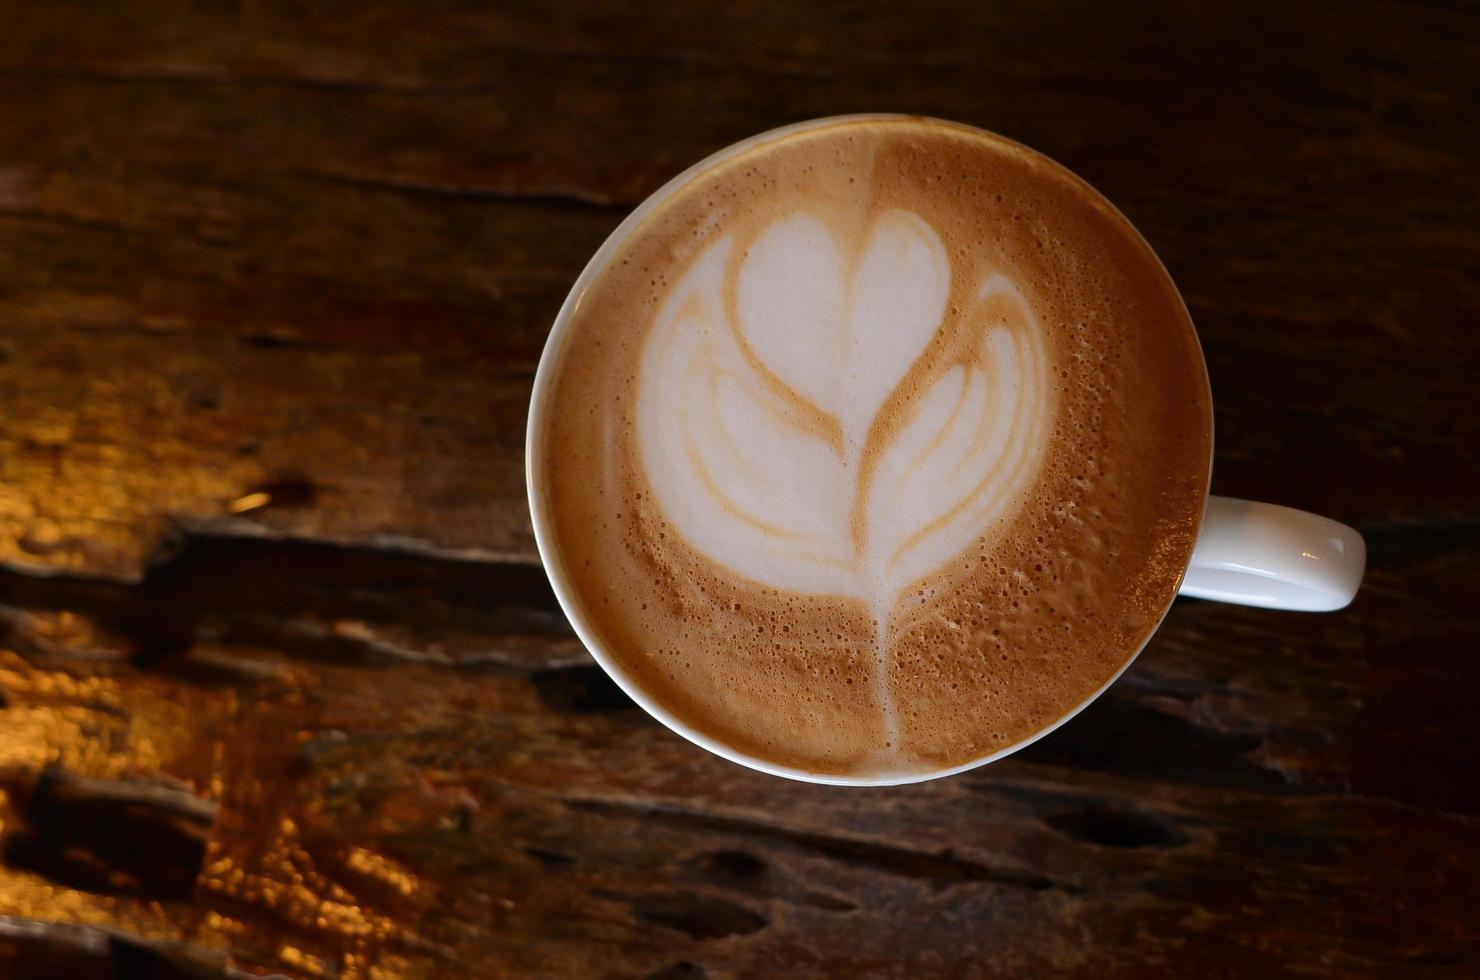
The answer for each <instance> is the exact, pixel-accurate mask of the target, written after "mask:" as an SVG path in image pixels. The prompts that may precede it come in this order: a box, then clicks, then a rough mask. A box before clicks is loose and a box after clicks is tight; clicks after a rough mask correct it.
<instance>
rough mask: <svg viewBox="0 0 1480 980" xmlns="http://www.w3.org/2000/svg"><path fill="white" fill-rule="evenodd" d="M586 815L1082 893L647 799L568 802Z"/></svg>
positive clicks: (882, 867) (915, 872) (939, 856)
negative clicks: (618, 818) (616, 818)
mask: <svg viewBox="0 0 1480 980" xmlns="http://www.w3.org/2000/svg"><path fill="white" fill-rule="evenodd" d="M566 805H567V806H569V807H571V808H572V809H576V810H581V811H584V812H587V813H596V814H606V815H612V816H622V817H636V818H640V819H641V820H642V821H643V822H644V823H648V824H668V825H671V826H677V827H681V828H685V829H689V830H698V831H707V832H719V833H725V834H734V835H737V836H741V837H746V838H749V839H752V840H761V841H765V842H767V843H769V844H771V845H773V846H778V847H781V848H784V849H788V850H792V851H795V852H798V853H802V854H808V855H815V856H819V857H824V858H827V859H829V860H832V861H837V862H840V863H842V864H847V865H851V866H853V867H858V868H865V869H868V870H871V871H877V872H880V873H883V874H888V875H893V876H895V877H900V878H909V879H912V880H916V881H920V882H924V883H925V884H927V885H929V886H930V887H931V888H934V889H939V888H947V887H951V886H953V885H960V884H969V883H974V882H985V883H989V884H994V885H1003V886H1007V887H1012V888H1025V889H1028V890H1030V891H1050V890H1052V891H1061V892H1067V893H1069V894H1079V893H1080V892H1082V891H1083V889H1081V888H1080V887H1078V886H1077V885H1073V884H1070V883H1068V882H1063V881H1058V880H1055V879H1053V878H1050V877H1048V876H1047V875H1041V874H1037V873H1035V872H1032V871H1024V870H1019V869H1016V868H1004V867H998V866H993V865H988V864H984V863H982V862H980V861H976V860H973V859H971V858H966V857H962V856H961V855H959V854H956V853H954V852H952V851H950V850H942V851H922V850H915V849H912V848H904V847H899V846H898V845H894V844H885V843H881V842H879V841H874V840H868V839H865V838H859V837H844V836H839V835H835V834H824V833H819V832H817V831H810V830H799V829H795V828H791V827H785V826H782V825H779V824H771V823H765V822H762V821H759V820H754V819H750V818H745V817H734V816H726V815H723V814H717V813H700V812H697V811H694V810H688V809H683V808H680V807H676V806H671V805H665V804H661V803H652V802H648V801H645V800H624V799H595V798H579V799H571V800H567V801H566Z"/></svg>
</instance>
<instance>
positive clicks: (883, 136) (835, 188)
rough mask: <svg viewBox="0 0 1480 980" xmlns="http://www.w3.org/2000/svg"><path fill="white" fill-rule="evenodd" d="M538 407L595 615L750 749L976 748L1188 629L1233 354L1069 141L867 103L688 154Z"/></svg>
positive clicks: (679, 705) (1019, 731)
mask: <svg viewBox="0 0 1480 980" xmlns="http://www.w3.org/2000/svg"><path fill="white" fill-rule="evenodd" d="M553 356H554V358H555V360H554V361H553V372H554V373H553V389H552V393H551V396H550V398H551V400H550V402H549V405H548V411H547V414H546V416H545V418H546V420H547V421H546V425H545V427H544V431H543V432H540V433H536V434H535V439H536V442H535V446H534V452H535V453H536V454H537V456H538V457H539V460H540V465H541V466H542V468H543V469H542V474H543V479H542V481H541V486H542V493H543V500H542V501H541V504H542V506H543V508H544V510H545V512H546V514H547V515H548V517H549V519H550V525H551V529H552V543H553V548H552V549H551V550H552V552H553V554H554V555H556V556H558V558H557V561H558V562H559V563H560V565H561V569H560V573H561V574H563V575H564V577H565V579H566V580H567V582H568V584H569V585H570V587H571V590H572V592H573V593H574V599H575V604H576V607H577V608H576V612H577V615H578V617H579V618H580V619H582V620H583V622H584V625H585V626H586V628H587V629H588V630H589V632H590V633H591V634H592V636H593V637H594V638H595V639H596V640H597V642H599V643H600V645H601V646H602V648H603V649H604V650H605V651H606V652H608V653H609V654H610V655H611V657H612V658H614V659H615V660H616V661H617V662H618V663H619V664H620V666H621V667H622V669H624V670H625V671H626V673H627V674H628V675H629V676H630V678H631V679H632V680H633V681H634V682H635V683H636V684H637V685H639V686H640V687H641V688H643V689H644V690H645V691H646V692H647V693H648V694H649V695H650V696H651V697H653V698H654V699H656V700H657V701H658V702H660V703H661V704H662V705H664V706H665V707H666V708H667V709H668V710H669V711H671V712H672V713H673V714H675V715H676V716H678V717H679V718H681V719H682V720H684V721H685V722H687V723H688V724H689V725H691V726H693V727H694V728H696V729H698V730H700V731H703V732H705V733H707V734H708V735H710V736H712V737H714V738H716V739H718V740H720V741H722V742H724V743H726V744H729V745H731V746H733V747H734V748H736V749H738V750H739V751H742V752H745V753H748V754H751V755H754V756H757V757H759V758H762V759H766V760H769V761H772V762H775V763H779V764H782V765H788V766H793V767H797V768H802V769H806V770H809V771H812V772H818V773H833V774H853V775H908V774H911V773H914V772H919V771H924V770H929V769H938V768H941V767H946V766H953V765H959V764H964V763H967V762H970V761H972V760H973V759H977V758H980V757H982V756H984V755H987V754H989V753H992V752H994V751H997V750H999V749H1002V748H1006V747H1008V746H1010V745H1012V744H1015V743H1016V742H1019V741H1021V740H1022V739H1024V738H1026V737H1028V736H1031V735H1032V734H1034V733H1036V732H1038V731H1040V730H1042V729H1043V728H1045V727H1047V726H1049V725H1051V724H1053V723H1054V722H1055V721H1057V720H1058V719H1059V718H1061V717H1062V716H1063V715H1064V714H1066V713H1068V712H1069V711H1072V710H1073V709H1074V708H1075V707H1077V706H1078V705H1079V704H1080V703H1082V702H1083V701H1084V700H1085V699H1086V698H1087V697H1089V696H1090V695H1092V694H1093V693H1094V692H1095V691H1097V690H1098V689H1099V688H1101V687H1102V686H1103V685H1104V684H1105V683H1106V682H1107V681H1108V680H1109V679H1110V678H1111V677H1112V676H1114V674H1115V673H1116V672H1117V671H1118V670H1119V669H1120V668H1121V667H1122V666H1123V665H1124V664H1125V662H1126V661H1127V660H1128V659H1129V658H1130V657H1131V656H1133V655H1134V654H1135V652H1136V651H1137V650H1138V649H1139V647H1140V646H1141V644H1142V643H1143V642H1144V640H1145V638H1146V636H1147V635H1148V634H1149V633H1150V631H1151V630H1152V629H1154V628H1155V626H1156V624H1157V623H1158V622H1159V620H1160V618H1161V615H1162V613H1163V612H1164V610H1165V608H1166V606H1167V604H1168V603H1169V602H1170V601H1171V598H1172V596H1173V594H1174V593H1175V591H1176V587H1177V585H1178V583H1179V581H1180V578H1181V574H1182V570H1183V568H1184V567H1185V565H1186V562H1187V559H1188V556H1189V555H1190V553H1191V549H1192V544H1193V540H1194V537H1195V534H1196V530H1197V525H1198V521H1199V519H1200V516H1201V513H1202V507H1203V504H1204V500H1205V494H1206V489H1207V480H1208V466H1209V453H1210V446H1211V419H1210V406H1209V400H1208V391H1207V385H1206V376H1205V373H1204V369H1203V365H1202V359H1201V354H1200V352H1199V350H1198V347H1197V342H1196V338H1195V336H1194V334H1193V330H1192V325H1191V323H1190V322H1189V320H1188V317H1187V314H1186V311H1185V309H1184V307H1183V305H1182V302H1181V300H1180V299H1179V297H1178V296H1177V294H1176V292H1175V290H1174V289H1173V287H1172V285H1171V283H1170V281H1169V280H1168V278H1167V276H1166V274H1165V273H1164V272H1163V271H1162V269H1161V267H1160V265H1159V263H1158V262H1157V260H1156V258H1155V257H1154V255H1153V254H1152V253H1151V251H1150V250H1149V248H1148V247H1147V246H1146V245H1145V243H1144V242H1143V241H1142V240H1141V239H1140V237H1139V236H1138V235H1137V234H1136V233H1135V231H1134V230H1133V229H1131V228H1130V226H1129V225H1128V224H1127V223H1126V222H1125V221H1124V219H1122V218H1121V217H1120V216H1119V215H1118V214H1116V213H1115V212H1114V210H1113V209H1112V208H1110V206H1109V205H1108V204H1106V203H1105V202H1104V201H1103V199H1102V198H1100V197H1099V196H1098V195H1097V194H1096V193H1095V192H1094V191H1093V190H1091V189H1090V188H1089V187H1087V186H1086V185H1085V184H1083V183H1082V182H1081V181H1079V180H1078V179H1076V178H1074V177H1073V176H1072V175H1070V174H1068V173H1067V172H1066V171H1064V170H1063V169H1062V168H1060V167H1058V166H1057V165H1056V164H1054V163H1052V162H1051V161H1049V160H1047V159H1045V158H1043V157H1041V156H1039V155H1037V154H1034V153H1032V152H1031V151H1029V150H1026V149H1024V148H1022V147H1020V146H1017V145H1015V144H1012V143H1010V142H1008V141H1005V140H1001V139H998V138H996V137H992V136H990V135H988V134H984V133H980V132H978V131H976V130H972V129H969V128H966V127H961V126H955V125H952V124H948V123H941V122H936V121H931V120H922V119H902V118H898V119H871V120H867V121H856V120H855V121H844V122H835V123H830V124H825V125H822V126H820V127H816V128H812V129H808V130H803V131H799V132H793V133H791V134H788V135H783V136H780V137H777V138H774V139H772V140H769V141H765V142H762V143H760V144H758V145H756V146H753V147H751V148H750V149H748V150H746V151H744V152H742V153H740V154H739V155H736V156H733V157H732V158H730V159H727V160H725V161H723V162H720V163H718V164H716V165H714V166H712V167H709V168H708V169H706V170H704V171H702V172H700V173H698V174H697V175H695V176H693V177H692V179H690V180H688V181H687V182H686V183H685V184H684V185H683V186H682V187H680V188H679V189H678V190H677V191H676V192H675V193H673V194H672V195H670V196H669V197H668V198H666V199H665V200H664V201H663V202H662V203H660V204H659V205H658V206H657V208H656V209H655V210H653V211H652V212H651V213H650V214H649V215H648V216H647V217H646V219H645V220H644V221H643V222H642V223H641V224H640V225H639V226H638V227H637V228H636V230H635V231H634V233H633V234H631V236H630V237H628V238H627V239H626V240H625V242H624V243H623V244H622V245H621V247H620V248H619V250H618V252H617V254H616V255H615V256H614V257H613V258H612V260H611V261H610V262H609V264H608V265H607V266H606V268H605V269H604V271H603V272H602V273H601V274H600V275H599V276H598V277H597V278H596V280H595V281H594V282H593V283H592V284H591V285H590V287H589V288H588V289H587V291H586V292H585V293H584V295H583V296H582V297H581V299H580V303H579V305H578V306H577V308H576V311H575V314H574V317H573V319H572V322H571V324H570V327H569V330H568V332H567V333H566V335H565V337H564V338H563V342H562V344H561V347H560V349H559V350H557V351H554V352H553Z"/></svg>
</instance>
